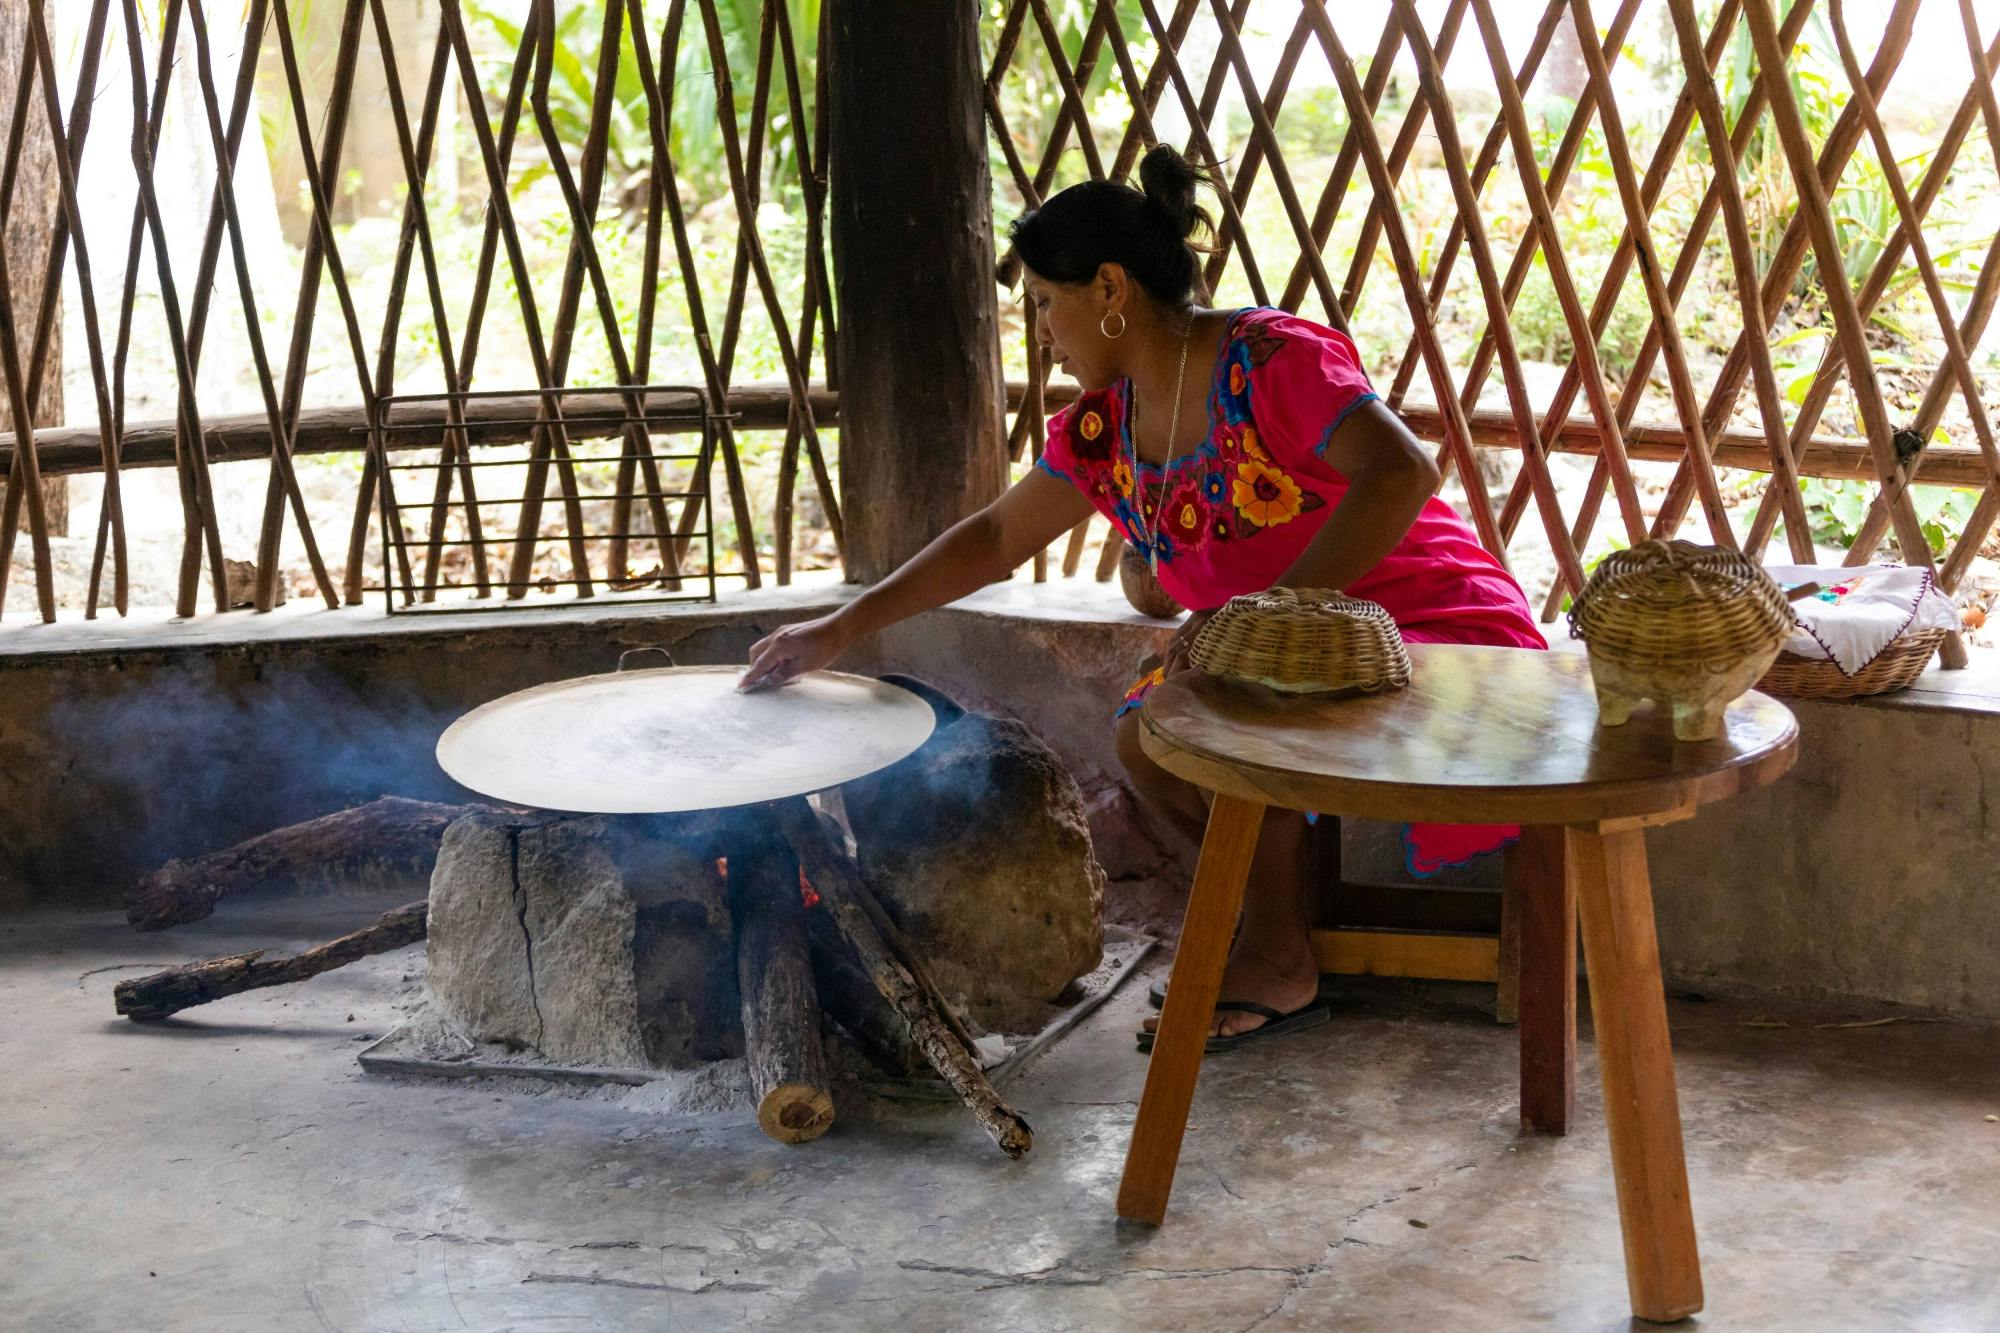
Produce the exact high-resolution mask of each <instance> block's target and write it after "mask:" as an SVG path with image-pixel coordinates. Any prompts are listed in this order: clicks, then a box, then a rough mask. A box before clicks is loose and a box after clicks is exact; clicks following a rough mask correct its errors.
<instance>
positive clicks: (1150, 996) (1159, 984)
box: [1146, 976, 1333, 1009]
mask: <svg viewBox="0 0 2000 1333" xmlns="http://www.w3.org/2000/svg"><path fill="white" fill-rule="evenodd" d="M1332 995H1333V989H1332V983H1331V982H1329V981H1328V980H1327V979H1326V978H1325V977H1324V976H1322V977H1321V978H1320V979H1319V998H1320V999H1322V1000H1325V999H1329V998H1331V997H1332ZM1146 1003H1147V1004H1150V1005H1152V1006H1153V1007H1154V1008H1155V1009H1159V1008H1162V1007H1164V1006H1165V1005H1166V1003H1167V979H1166V978H1165V977H1161V978H1160V979H1159V980H1158V981H1156V982H1154V983H1153V984H1152V985H1151V986H1150V987H1148V988H1147V990H1146Z"/></svg>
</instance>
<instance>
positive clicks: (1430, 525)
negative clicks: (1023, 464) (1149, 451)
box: [1039, 307, 1548, 875]
mask: <svg viewBox="0 0 2000 1333" xmlns="http://www.w3.org/2000/svg"><path fill="white" fill-rule="evenodd" d="M1131 392H1132V385H1131V381H1129V380H1121V381H1119V382H1118V383H1116V384H1114V385H1112V386H1111V387H1110V388H1108V389H1101V390H1098V391H1095V392H1092V393H1086V394H1084V395H1083V396H1082V397H1081V398H1079V399H1078V400H1077V401H1076V402H1075V403H1073V404H1071V405H1070V406H1069V407H1067V408H1065V409H1063V410H1062V411H1061V412H1059V413H1057V414H1056V415H1055V416H1053V417H1051V418H1050V419H1049V423H1048V444H1047V446H1046V448H1045V449H1044V451H1043V454H1042V458H1041V462H1040V464H1039V466H1041V467H1042V468H1043V469H1044V470H1045V471H1048V472H1050V473H1052V474H1054V475H1055V476H1057V477H1060V478H1062V479H1063V480H1064V481H1067V482H1069V483H1070V484H1071V485H1074V486H1075V487H1076V488H1077V489H1078V490H1080V491H1082V492H1083V493H1084V495H1085V496H1086V497H1088V498H1089V500H1090V502H1091V504H1092V505H1093V506H1095V507H1096V509H1097V511H1098V512H1099V513H1101V514H1103V515H1105V516H1106V517H1107V518H1109V519H1110V520H1111V521H1112V523H1113V524H1115V525H1116V526H1117V528H1118V530H1119V531H1120V532H1122V533H1123V534H1124V536H1125V540H1126V541H1128V542H1130V543H1131V544H1132V545H1133V546H1134V547H1135V548H1136V549H1137V550H1138V551H1139V552H1140V553H1141V554H1147V553H1149V543H1148V540H1147V536H1146V531H1147V528H1148V527H1151V526H1153V512H1152V505H1153V504H1154V503H1155V496H1157V495H1158V494H1160V491H1161V486H1160V482H1161V475H1162V469H1161V468H1159V467H1157V466H1155V465H1153V464H1151V463H1147V462H1144V461H1141V462H1139V463H1138V466H1137V469H1136V473H1135V470H1134V467H1133V460H1134V458H1135V457H1136V453H1135V451H1134V449H1133V446H1132V439H1131V433H1130V428H1129V419H1130V414H1131ZM1374 397H1375V391H1374V389H1373V388H1372V387H1371V386H1370V385H1369V382H1368V376H1367V374H1366V372H1364V371H1363V370H1362V368H1361V360H1360V357H1359V356H1358V355H1357V354H1356V352H1355V348H1354V344H1353V343H1352V342H1350V341H1349V340H1348V339H1347V337H1346V336H1345V335H1343V334H1341V333H1338V332H1336V331H1335V330H1333V329H1329V328H1325V327H1323V326H1321V325H1319V324H1315V323H1313V322H1312V321H1310V320H1306V319H1301V318H1299V317H1298V316H1296V315H1291V314H1287V313H1286V312H1284V311H1282V310H1274V309H1270V308H1268V307H1253V308H1250V309H1246V310H1239V311H1236V312H1235V313H1234V314H1232V315H1231V316H1230V317H1229V322H1228V327H1227V330H1226V332H1225V333H1224V335H1223V338H1222V348H1221V353H1220V355H1219V356H1218V357H1217V358H1216V362H1215V371H1214V382H1213V384H1212V385H1211V387H1210V389H1209V394H1208V413H1209V427H1208V434H1207V436H1206V437H1204V439H1203V440H1202V443H1201V445H1200V447H1199V448H1197V449H1196V450H1195V451H1194V452H1193V453H1191V454H1183V455H1180V456H1178V457H1176V458H1174V459H1173V460H1172V461H1171V462H1170V463H1169V464H1168V466H1167V467H1166V468H1165V469H1164V471H1165V476H1166V487H1165V496H1166V498H1165V501H1164V508H1163V511H1162V513H1161V514H1160V515H1159V520H1158V525H1157V528H1158V531H1157V537H1156V539H1155V540H1154V541H1153V542H1152V543H1151V548H1153V549H1152V553H1156V554H1157V556H1158V566H1157V567H1158V570H1159V580H1160V585H1161V587H1163V588H1165V589H1166V591H1167V592H1168V593H1170V594H1171V595H1172V596H1173V597H1174V598H1175V599H1176V600H1177V601H1179V602H1180V603H1181V604H1182V605H1183V606H1186V607H1189V608H1191V609H1194V610H1211V609H1213V608H1215V607H1219V606H1221V605H1222V604H1223V603H1224V602H1227V601H1228V600H1229V599H1230V598H1231V597H1234V596H1237V595H1239V594H1242V593H1248V592H1257V591H1261V590H1262V589H1264V588H1268V587H1270V586H1271V585H1272V584H1274V583H1276V582H1277V581H1278V580H1279V578H1281V577H1282V576H1283V575H1284V573H1285V571H1286V570H1287V569H1289V568H1291V566H1292V564H1293V563H1294V562H1295V561H1296V560H1297V559H1298V558H1299V556H1300V555H1301V554H1302V553H1303V552H1304V551H1305V548H1306V546H1307V544H1308V543H1309V542H1311V541H1312V539H1313V537H1314V536H1315V535H1316V534H1317V533H1318V532H1319V530H1320V527H1321V525H1322V524H1324V523H1325V522H1326V519H1327V516H1328V515H1330V514H1332V513H1333V511H1334V509H1335V508H1336V507H1337V506H1338V505H1339V504H1340V501H1341V498H1342V496H1344V495H1345V494H1346V492H1347V478H1346V477H1344V476H1342V475H1341V474H1340V473H1339V472H1338V471H1336V470H1335V469H1334V468H1333V467H1332V466H1331V465H1329V464H1328V463H1327V461H1326V449H1327V443H1328V441H1329V440H1331V439H1332V437H1333V432H1334V431H1335V430H1337V429H1338V428H1339V427H1340V424H1341V423H1342V422H1343V421H1345V420H1346V419H1347V417H1348V414H1349V413H1351V412H1353V411H1354V409H1355V408H1357V407H1359V406H1360V405H1361V404H1363V403H1365V402H1368V401H1369V400H1371V399H1373V398H1374ZM1345 591H1346V592H1347V593H1349V594H1350V595H1352V596H1355V597H1365V598H1367V599H1368V600H1370V601H1373V602H1379V603H1380V604H1381V605H1382V606H1383V607H1384V608H1385V609H1387V610H1388V612H1389V614H1390V615H1391V616H1392V617H1394V618H1395V621H1396V624H1397V625H1398V626H1399V627H1401V629H1402V631H1403V637H1404V638H1405V639H1409V640H1412V641H1415V642H1422V643H1472V644H1488V645H1494V646H1499V647H1510V648H1536V649H1540V648H1546V647H1547V646H1548V644H1547V642H1546V641H1545V640H1544V639H1543V638H1542V635H1541V632H1540V630H1539V629H1537V627H1536V625H1535V620H1534V616H1533V615H1532V614H1531V613H1530V612H1529V610H1528V603H1527V599H1526V598H1525V597H1524V596H1523V594H1522V592H1521V587H1520V585H1519V584H1518V583H1516V582H1515V581H1514V578H1513V576H1512V575H1510V574H1509V573H1508V572H1507V571H1506V569H1504V568H1503V567H1502V566H1501V565H1500V563H1499V562H1498V561H1497V560H1495V559H1494V558H1493V557H1492V556H1491V555H1490V554H1488V553H1487V551H1486V549H1485V548H1484V547H1483V546H1481V545H1480V544H1479V539H1478V538H1477V537H1476V536H1475V535H1474V534H1473V531H1472V528H1471V527H1470V525H1468V524H1467V523H1466V522H1465V520H1464V519H1462V518H1460V517H1459V516H1458V515H1457V514H1456V513H1454V512H1453V511H1452V508H1451V506H1449V505H1447V504H1446V503H1445V502H1444V501H1443V500H1440V499H1438V498H1436V497H1435V496H1433V497H1432V498H1431V499H1430V500H1429V501H1427V502H1426V503H1425V505H1424V508H1423V511H1422V512H1421V513H1420V514H1418V516H1417V520H1416V522H1415V523H1414V524H1413V525H1412V526H1411V528H1410V531H1409V533H1408V535H1406V536H1405V537H1404V538H1403V540H1402V541H1401V542H1399V543H1397V545H1396V547H1395V549H1394V550H1392V551H1391V552H1390V553H1389V554H1388V555H1386V556H1384V557H1383V558H1382V560H1381V562H1380V563H1379V564H1377V565H1376V566H1375V567H1374V568H1373V569H1371V570H1369V571H1368V572H1367V573H1366V574H1364V575H1362V576H1361V577H1360V578H1358V579H1355V580H1354V581H1353V582H1351V583H1349V584H1348V586H1347V588H1346V589H1345ZM1159 680H1160V675H1159V673H1158V672H1153V673H1151V674H1149V675H1148V676H1146V677H1145V678H1143V679H1141V680H1140V681H1139V682H1138V683H1137V684H1135V685H1134V686H1133V688H1132V690H1131V691H1130V692H1129V693H1128V694H1127V696H1126V700H1125V705H1124V707H1122V708H1120V709H1119V712H1120V713H1121V714H1122V713H1124V712H1127V711H1129V710H1130V709H1132V708H1136V707H1138V706H1139V705H1140V704H1141V703H1142V702H1144V700H1145V697H1146V695H1147V694H1148V693H1149V692H1150V691H1151V690H1152V687H1153V686H1154V685H1156V684H1158V683H1159ZM1517 833H1518V830H1517V829H1514V828H1503V827H1498V826H1488V825H1480V826H1466V825H1441V824H1413V825H1410V826H1409V827H1408V828H1407V829H1406V831H1405V835H1404V840H1405V845H1406V848H1407V851H1408V854H1409V865H1410V869H1411V870H1412V871H1413V872H1415V873H1416V874H1419V875H1430V874H1435V873H1436V872H1437V871H1439V870H1442V869H1444V868H1446V867H1447V866H1452V865H1457V864H1460V863H1463V862H1465V861H1467V860H1470V859H1471V858H1472V857H1474V856H1477V855H1480V854H1481V853H1484V852H1489V851H1493V850H1495V849H1496V848H1498V847H1500V846H1502V845H1504V844H1505V843H1506V842H1507V841H1509V840H1510V839H1511V838H1513V837H1514V836H1515V835H1516V834H1517Z"/></svg>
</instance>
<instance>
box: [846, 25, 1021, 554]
mask: <svg viewBox="0 0 2000 1333" xmlns="http://www.w3.org/2000/svg"><path fill="white" fill-rule="evenodd" d="M980 13H981V10H980V8H979V6H977V5H972V4H968V3H964V0H959V2H958V3H953V4H924V5H911V4H904V3H898V2H897V0H845V2H844V3H842V4H841V5H839V6H838V7H836V8H834V10H833V14H832V21H831V24H830V27H831V32H830V34H829V36H830V42H831V49H830V51H828V52H827V53H826V55H825V56H824V58H825V59H826V60H828V61H829V62H830V63H829V70H830V73H829V77H828V96H829V99H830V101H831V104H832V109H831V115H830V123H829V127H828V128H829V139H830V143H829V145H828V148H829V152H830V155H831V169H830V170H831V177H832V218H831V228H832V239H833V260H834V281H835V286H836V289H837V292H838V296H839V302H838V304H839V309H840V311H841V323H840V329H839V334H838V337H837V339H836V343H837V347H838V352H839V361H840V375H841V420H842V426H841V435H842V439H841V469H840V485H841V509H842V512H843V513H844V514H845V515H846V518H847V534H846V535H847V575H848V577H849V578H850V579H854V580H857V581H859V582H863V583H866V582H872V581H874V580H876V579H879V578H882V577H883V576H885V575H887V574H888V573H890V572H891V571H892V570H894V569H895V568H896V567H897V566H898V565H900V564H902V563H903V562H904V561H905V560H907V559H909V558H910V557H911V556H912V555H915V554H916V553H917V552H918V551H919V550H921V549H922V548H923V546H924V545H925V544H926V543H927V542H929V541H930V540H931V539H932V538H933V537H936V536H937V535H938V534H939V533H942V532H943V531H944V530H945V529H946V528H948V527H950V526H951V525H952V524H953V523H956V522H957V521H958V520H960V519H962V518H964V517H966V516H967V515H968V514H970V513H972V512H974V511H975V510H977V509H979V508H980V507H981V506H983V505H985V504H986V503H987V502H989V501H991V500H992V499H993V498H994V497H995V496H997V495H999V494H1000V492H1001V490H1002V489H1004V488H1005V486H1006V484H1007V440H1006V429H1005V422H1004V420H1003V419H1002V415H1001V414H1002V403H1003V396H1004V389H1003V382H1002V379H1001V373H1000V341H999V328H998V326H999V303H998V299H997V291H996V287H995V284H994V281H993V273H994V252H993V214H992V188H993V187H992V181H991V178H990V176H989V174H988V171H987V161H986V152H987V141H986V125H985V121H984V120H983V118H982V111H983V108H984V105H985V102H984V97H983V79H982V78H981V70H980V64H979V18H980ZM896 126H900V127H911V126H921V127H922V129H923V132H922V133H920V134H919V133H901V132H896V133H885V128H886V127H896ZM945 423H949V424H948V425H947V424H945Z"/></svg>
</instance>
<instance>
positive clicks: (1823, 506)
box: [1799, 477, 1978, 558]
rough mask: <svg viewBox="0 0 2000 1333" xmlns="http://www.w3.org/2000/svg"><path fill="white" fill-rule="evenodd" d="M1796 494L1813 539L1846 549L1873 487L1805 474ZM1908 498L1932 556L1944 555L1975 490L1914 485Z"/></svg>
mask: <svg viewBox="0 0 2000 1333" xmlns="http://www.w3.org/2000/svg"><path fill="white" fill-rule="evenodd" d="M1799 494H1800V495H1801V496H1803V497H1804V498H1805V504H1806V514H1807V516H1808V517H1809V518H1810V519H1811V520H1812V536H1813V540H1814V541H1816V542H1819V543H1821V544H1823V545H1827V546H1835V547H1838V548H1840V549H1841V550H1846V549H1847V548H1849V547H1851V546H1852V545H1854V539H1855V537H1856V536H1858V535H1859V534H1860V532H1861V524H1862V520H1863V519H1865V518H1866V517H1867V514H1868V506H1869V503H1870V502H1871V500H1872V499H1873V497H1874V494H1875V487H1874V485H1873V484H1872V483H1869V482H1863V481H1842V480H1823V479H1821V478H1818V477H1804V478H1801V479H1800V481H1799ZM1910 498H1911V500H1912V501H1913V502H1914V503H1915V505H1916V509H1917V521H1918V522H1919V523H1921V524H1922V525H1923V530H1924V540H1925V541H1926V542H1928V543H1929V544H1930V548H1931V555H1932V556H1933V557H1934V558H1936V557H1941V556H1943V555H1944V553H1945V548H1946V547H1948V546H1949V545H1950V544H1951V541H1952V539H1953V538H1954V537H1956V536H1957V535H1958V534H1959V533H1960V532H1963V531H1964V530H1965V524H1966V521H1967V520H1968V519H1970V518H1971V517H1972V510H1973V507H1974V506H1975V505H1976V504H1977V503H1978V498H1977V496H1976V494H1975V493H1973V492H1971V491H1960V490H1953V489H1951V488H1949V487H1944V486H1913V487H1911V488H1910Z"/></svg>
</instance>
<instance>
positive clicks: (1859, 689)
mask: <svg viewBox="0 0 2000 1333" xmlns="http://www.w3.org/2000/svg"><path fill="white" fill-rule="evenodd" d="M1944 636H1945V631H1943V630H1941V629H1922V630H1918V631H1916V632H1915V633H1913V634H1905V635H1903V636H1902V637H1901V638H1898V639H1893V640H1891V641H1890V643H1889V646H1888V647H1887V648H1884V649H1883V650H1882V651H1881V652H1879V653H1877V654H1876V655H1875V657H1874V660H1872V661H1870V662H1869V663H1868V665H1867V666H1865V667H1862V668H1861V670H1859V671H1857V672H1855V673H1854V674H1853V675H1851V676H1850V675H1847V674H1846V673H1845V672H1843V671H1842V670H1841V669H1840V666H1839V664H1838V663H1836V662H1834V661H1833V660H1832V659H1831V658H1826V657H1801V656H1799V655H1798V654H1797V653H1779V654H1778V660H1777V661H1775V662H1773V663H1772V664H1771V669H1770V670H1769V671H1767V672H1765V673H1764V678H1763V679H1762V680H1760V681H1758V682H1757V688H1758V689H1760V690H1762V691H1764V693H1766V694H1781V695H1784V696H1785V697H1786V698H1788V699H1856V698H1859V697H1861V696H1862V695H1864V694H1888V693H1889V692H1890V691H1892V690H1902V689H1908V688H1909V687H1910V686H1911V685H1912V684H1914V683H1915V681H1916V679H1917V677H1918V676H1921V675H1923V674H1924V668H1925V667H1928V666H1929V665H1930V664H1931V657H1932V656H1933V655H1934V654H1935V653H1936V652H1937V650H1938V645H1940V644H1942V643H1943V642H1944Z"/></svg>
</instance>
